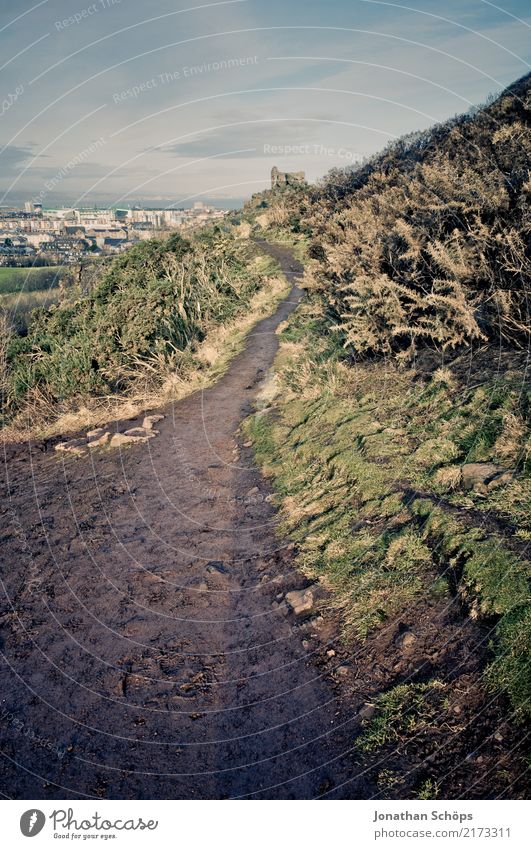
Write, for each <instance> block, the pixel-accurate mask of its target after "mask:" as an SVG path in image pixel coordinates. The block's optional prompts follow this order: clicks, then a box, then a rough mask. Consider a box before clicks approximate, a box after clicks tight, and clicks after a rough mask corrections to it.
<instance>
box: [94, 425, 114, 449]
mask: <svg viewBox="0 0 531 849" xmlns="http://www.w3.org/2000/svg"><path fill="white" fill-rule="evenodd" d="M102 431H103V429H102ZM110 441H111V433H110V431H108V430H105V431H103V432H102V434H101V436H100V437H98V438H97V439H96V438H95V439H89V441H88V447H89V448H100V447H101V446H102V445H108V444H109V442H110Z"/></svg>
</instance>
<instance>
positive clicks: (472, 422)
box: [244, 76, 531, 798]
mask: <svg viewBox="0 0 531 849" xmlns="http://www.w3.org/2000/svg"><path fill="white" fill-rule="evenodd" d="M530 82H531V78H530V77H529V76H528V77H526V78H525V79H523V80H521V81H519V82H518V83H516V84H515V85H514V86H511V87H510V88H509V89H508V90H507V91H505V92H504V93H503V94H502V95H501V96H500V97H499V98H498V99H497V100H495V101H494V102H492V103H490V104H488V105H487V106H485V107H483V108H481V109H479V110H474V111H473V112H472V113H471V114H468V115H466V116H462V117H458V118H455V119H453V120H451V121H449V122H447V123H446V124H444V125H441V126H438V127H435V128H434V129H432V130H430V131H427V132H424V133H421V134H413V135H412V136H411V137H408V138H406V139H401V140H399V141H398V142H397V143H395V144H393V145H391V146H390V147H389V148H388V149H386V150H385V151H384V152H383V153H382V154H381V155H379V156H376V157H374V158H373V159H372V160H371V161H370V162H368V163H366V164H365V165H364V166H362V167H360V168H358V169H354V170H353V169H346V170H344V171H333V172H331V173H330V174H328V175H327V176H326V177H325V178H324V179H323V180H322V181H321V183H320V185H318V186H316V187H310V188H307V189H303V188H296V189H285V190H284V191H275V192H265V193H262V194H261V195H256V196H254V197H253V199H252V201H251V202H250V203H249V204H248V205H247V207H246V209H245V211H244V217H245V219H246V220H247V221H248V222H249V223H250V224H252V226H253V228H254V229H255V231H256V232H260V233H265V234H266V235H267V236H268V237H269V238H270V239H273V240H279V241H282V242H284V243H287V242H289V243H291V244H293V245H294V246H295V248H296V252H297V255H298V256H300V257H303V258H304V260H305V266H306V272H305V277H304V285H305V288H306V289H307V293H308V299H307V301H306V303H305V304H303V305H302V307H301V308H299V310H298V311H297V313H296V314H295V315H294V316H293V317H292V318H291V319H290V321H289V322H288V323H287V325H286V326H285V328H284V330H283V332H282V335H281V348H280V352H279V355H278V356H277V361H276V377H275V380H274V381H273V383H272V385H271V388H270V394H269V400H270V404H271V406H270V409H269V411H268V412H267V413H265V414H263V415H260V416H259V417H256V418H255V417H252V418H251V419H249V420H248V422H247V424H246V432H247V433H248V434H249V436H250V438H251V439H252V440H253V445H254V449H255V451H256V456H257V458H258V460H259V462H260V463H261V465H262V468H263V469H264V471H265V473H266V474H267V475H268V476H270V478H271V480H272V482H273V484H274V486H275V488H276V492H277V503H278V505H279V508H280V511H281V517H282V533H284V534H288V535H289V536H290V538H291V539H293V540H294V541H295V543H296V545H297V550H298V557H297V563H298V564H299V565H300V567H301V568H302V569H303V570H304V572H305V574H306V575H307V576H308V578H309V580H312V581H317V582H318V583H319V584H320V585H321V586H322V587H324V588H325V589H326V591H327V593H328V598H329V601H328V613H329V615H330V614H332V612H333V615H334V616H336V618H337V623H338V624H337V627H338V628H339V629H340V631H341V633H342V635H343V641H344V646H345V651H346V652H347V653H348V655H349V656H350V657H352V658H354V661H353V664H352V670H351V673H352V674H354V675H355V678H356V689H357V690H358V691H359V690H361V691H362V692H365V694H366V700H367V705H366V712H365V716H366V719H365V720H364V724H363V725H364V730H363V732H362V734H361V737H360V738H359V739H358V742H357V744H356V745H357V747H358V751H359V755H360V758H361V763H362V765H364V767H365V768H367V770H368V771H369V774H370V775H371V776H372V777H373V779H374V781H375V782H376V785H377V786H378V788H379V789H378V792H379V794H381V795H383V796H384V797H388V798H396V797H397V796H411V795H413V796H415V795H417V796H419V794H420V797H421V798H430V797H433V796H436V795H437V794H439V795H441V797H450V796H452V795H454V794H456V792H462V793H463V794H465V795H466V794H467V793H470V794H474V795H475V794H477V795H478V796H480V797H481V795H482V794H483V796H488V795H496V794H498V793H500V794H501V795H504V794H507V795H509V796H511V794H512V793H513V792H514V787H513V783H514V782H516V781H517V776H518V775H519V774H520V772H521V770H522V769H523V766H522V763H521V762H520V764H519V765H518V758H517V757H516V758H515V752H516V751H517V750H518V741H519V740H521V739H522V737H524V736H525V733H524V731H523V730H522V726H521V723H525V721H526V720H525V717H526V715H527V716H529V705H530V697H531V691H530V689H529V644H530V643H531V608H530V606H529V578H530V570H529V561H528V559H527V552H528V544H529V540H530V539H531V526H530V524H529V517H530V513H529V509H528V508H529V503H530V495H531V487H530V481H529V445H530V443H529V401H530V394H529V389H530V387H529V383H528V382H527V379H526V368H527V356H528V350H529V328H530V322H529V300H528V296H529V292H528V288H529V281H530V275H529V271H530V264H529V258H530V257H529V232H530V226H529V225H530V218H529V206H528V197H529V190H530V187H531V186H530V183H529V174H528V170H527V169H528V163H529V149H530V140H531V139H530V134H529V112H528V110H527V107H528V106H529V89H530ZM441 749H442V750H444V751H443V752H442V753H441ZM375 760H376V761H378V762H380V763H382V764H383V763H385V769H384V768H383V767H382V768H381V769H380V771H378V769H377V768H376V767H375V766H374V763H375ZM458 788H461V790H458Z"/></svg>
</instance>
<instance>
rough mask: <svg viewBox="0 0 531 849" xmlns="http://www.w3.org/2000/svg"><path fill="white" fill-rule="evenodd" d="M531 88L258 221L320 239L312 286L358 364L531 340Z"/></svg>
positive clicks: (402, 143)
mask: <svg viewBox="0 0 531 849" xmlns="http://www.w3.org/2000/svg"><path fill="white" fill-rule="evenodd" d="M529 96H530V95H529V77H527V78H525V79H524V80H522V81H520V82H519V83H517V84H515V85H514V86H512V87H511V88H510V89H508V90H507V91H506V92H504V94H503V95H502V96H501V97H500V98H499V99H497V100H496V101H495V102H494V103H492V104H491V105H490V106H488V107H486V108H484V109H480V110H478V111H475V112H474V113H471V114H468V115H465V116H461V117H459V118H455V119H452V120H451V121H448V122H447V123H446V124H443V125H441V126H438V127H435V128H433V129H431V130H428V131H426V132H423V133H414V134H412V135H411V136H409V137H406V138H403V139H400V140H399V141H398V142H395V143H393V144H391V145H390V146H389V147H388V148H387V149H386V150H385V151H384V152H383V153H382V154H380V155H378V156H376V157H374V158H373V159H372V160H371V161H369V162H368V163H366V164H365V165H363V166H361V167H359V168H357V169H344V170H337V169H336V170H334V171H332V172H330V173H329V174H328V175H327V176H326V177H325V178H324V180H323V181H322V183H321V185H319V186H317V187H315V188H314V189H312V190H309V191H306V192H303V190H301V189H297V190H292V191H286V192H284V193H280V194H279V193H269V195H266V196H265V197H262V198H260V197H259V198H255V199H254V201H253V203H252V204H251V205H250V206H249V207H248V210H247V211H248V214H249V213H250V214H251V215H252V217H253V219H254V220H257V221H258V223H260V222H261V223H262V226H266V227H267V228H269V230H270V232H271V234H272V236H273V237H275V235H277V234H278V231H279V229H281V228H284V230H289V231H291V233H292V234H294V235H296V236H298V237H300V238H304V239H306V240H309V250H308V257H309V259H308V263H307V273H306V284H307V286H308V287H309V288H310V289H311V290H313V291H316V292H319V293H321V294H322V295H323V297H324V299H325V302H326V305H327V314H328V318H329V321H330V322H331V324H333V325H334V326H335V327H337V328H338V330H339V332H340V334H341V339H342V343H343V344H344V345H345V347H346V348H347V349H348V350H349V351H351V352H353V353H354V352H355V353H356V354H389V353H394V354H398V355H400V356H401V357H405V358H408V357H411V356H412V355H413V354H414V353H415V351H416V350H418V348H419V346H423V345H426V344H428V345H431V346H433V347H436V348H437V349H438V350H442V351H444V350H451V349H454V348H456V347H458V346H460V345H462V344H463V343H470V342H473V341H478V342H488V341H493V340H497V339H501V340H503V341H505V342H509V343H510V344H511V345H513V346H515V347H519V348H525V347H526V345H527V344H528V342H529V302H528V298H529V292H528V286H529V231H530V224H531V218H530V214H529V194H530V191H531V183H530V181H529V173H528V164H529V154H530V150H531V137H530V133H529V111H528V110H529Z"/></svg>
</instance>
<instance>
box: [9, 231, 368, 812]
mask: <svg viewBox="0 0 531 849" xmlns="http://www.w3.org/2000/svg"><path fill="white" fill-rule="evenodd" d="M274 250H275V254H276V256H277V257H278V258H279V260H280V261H281V263H282V266H283V268H284V270H285V271H286V273H287V274H288V275H289V277H290V278H291V279H292V281H293V278H294V277H295V275H296V273H297V271H300V266H298V264H294V261H293V259H292V258H291V257H290V254H289V253H288V251H286V250H284V249H280V248H278V249H274ZM300 297H301V292H300V290H299V289H298V288H297V287H296V285H294V287H293V289H292V292H291V295H290V297H289V298H288V299H287V301H285V302H284V303H283V304H282V305H281V306H280V308H279V309H278V311H277V313H276V314H275V315H274V316H273V317H271V318H268V319H266V320H264V321H262V322H260V324H258V325H257V326H256V328H255V329H254V331H253V332H252V334H251V335H250V337H249V340H248V342H247V345H246V348H245V350H244V352H243V353H242V354H240V355H239V356H238V357H237V358H236V359H235V360H234V362H233V364H232V366H231V368H230V370H229V371H228V372H227V374H226V375H225V376H224V377H223V378H222V379H221V380H220V381H219V382H218V383H217V385H216V386H214V387H213V388H211V389H209V390H208V391H206V392H204V393H196V394H194V395H192V396H190V397H189V398H187V399H185V400H183V401H181V402H179V403H177V404H175V405H174V406H172V407H170V408H169V409H166V410H164V411H163V412H164V413H165V415H166V418H165V419H164V421H162V422H160V423H159V424H158V425H157V428H158V429H159V430H160V436H158V437H157V438H156V439H154V440H151V441H150V442H148V443H147V444H142V445H135V446H132V447H128V448H127V449H125V450H123V451H121V452H120V451H118V450H115V451H112V452H100V453H97V452H96V453H93V454H91V455H90V456H88V457H82V458H79V459H78V458H72V457H66V456H65V459H61V458H59V459H58V456H57V454H54V453H53V452H52V451H45V452H43V451H42V450H39V449H38V447H33V448H31V447H30V446H27V445H25V446H23V447H20V448H19V449H17V450H12V451H11V455H10V459H9V462H8V463H7V464H6V469H7V471H8V480H7V483H6V485H7V491H8V495H9V498H5V497H3V498H2V507H1V512H2V515H1V519H2V528H1V531H0V533H1V534H2V539H1V544H2V550H3V553H4V560H3V568H2V578H3V582H4V591H3V595H2V613H3V615H2V617H1V619H0V624H1V626H2V645H1V648H2V652H3V656H4V662H3V664H2V666H1V682H0V684H1V711H0V736H1V740H2V746H1V748H2V752H3V755H4V757H3V759H2V761H1V771H2V775H1V777H0V787H1V789H2V790H3V792H4V793H5V794H7V795H9V796H11V797H18V798H46V797H49V798H68V797H73V798H76V797H77V796H79V797H83V796H89V797H90V796H96V797H102V798H106V797H108V798H230V797H240V796H249V797H251V798H285V799H291V798H311V797H314V796H317V795H319V794H321V793H324V792H329V791H330V790H331V789H332V788H333V787H334V786H339V785H341V784H343V782H345V781H347V780H348V779H349V778H352V775H353V770H354V767H353V763H352V760H351V756H350V755H345V756H343V755H342V753H343V752H346V750H347V749H348V748H349V747H350V746H351V745H352V736H353V735H352V727H351V722H350V719H349V717H345V716H342V715H341V713H339V712H338V704H337V700H336V691H335V690H334V687H333V684H332V682H331V680H330V679H327V678H326V676H324V675H323V667H322V666H321V665H320V664H321V663H322V657H323V655H324V654H325V650H324V648H322V647H319V648H318V649H317V651H315V649H316V646H318V644H317V643H316V642H315V641H314V640H313V641H312V636H311V634H312V632H315V631H316V628H317V629H318V628H319V623H317V625H316V624H315V622H312V623H310V624H309V625H306V626H303V627H300V626H299V625H298V624H297V623H295V622H294V621H293V618H290V617H289V616H287V615H286V605H285V603H284V602H283V600H282V594H283V593H285V592H286V591H287V590H290V589H293V588H300V587H302V586H304V581H303V579H302V578H301V576H300V575H297V573H296V572H295V571H294V569H293V566H292V565H291V563H290V559H291V556H292V555H291V553H290V551H289V549H288V548H286V547H279V544H278V541H277V540H276V539H275V536H274V526H275V513H274V510H273V508H272V506H271V504H270V503H269V502H268V501H266V500H265V498H266V496H267V494H268V488H267V485H266V483H265V482H264V481H263V480H262V479H261V477H260V475H259V473H258V472H257V470H256V469H255V467H254V466H253V462H252V454H251V450H250V449H249V448H243V447H241V446H240V450H237V439H238V437H237V429H238V425H239V423H240V421H241V420H242V418H243V417H244V416H245V415H247V414H248V413H249V412H250V410H251V408H252V401H253V397H254V396H255V394H256V391H257V384H258V383H259V382H260V380H261V379H262V378H263V376H264V375H265V373H266V372H267V369H268V368H269V367H270V366H271V365H272V362H273V358H274V355H275V352H276V349H277V337H276V336H275V333H274V331H275V329H276V328H277V326H278V325H279V323H280V322H281V321H283V320H284V319H285V318H286V317H287V316H288V314H289V313H290V312H291V311H292V310H293V309H294V307H295V305H296V303H297V302H298V300H299V299H300ZM4 471H5V469H4ZM255 488H257V489H255ZM321 627H322V626H321ZM303 640H304V641H305V642H304V645H303ZM307 640H309V642H307ZM360 795H363V789H362V788H361V787H360V786H359V784H357V783H356V782H350V783H348V784H346V785H344V787H343V789H341V790H339V791H338V793H337V795H336V796H335V797H336V798H340V797H345V796H346V797H349V796H352V797H359V796H360ZM332 797H334V794H332ZM328 798H330V796H328Z"/></svg>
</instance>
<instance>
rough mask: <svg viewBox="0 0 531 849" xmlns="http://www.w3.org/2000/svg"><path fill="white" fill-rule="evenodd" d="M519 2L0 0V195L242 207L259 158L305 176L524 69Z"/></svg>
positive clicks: (441, 115)
mask: <svg viewBox="0 0 531 849" xmlns="http://www.w3.org/2000/svg"><path fill="white" fill-rule="evenodd" d="M527 6H528V4H526V3H523V2H521V0H518V1H517V0H512V2H504V0H502V2H500V3H496V4H494V3H490V2H485V0H449V2H447V3H446V4H444V8H443V4H441V3H440V2H433V0H410V4H406V3H400V4H399V3H391V2H376V0H348V2H346V0H345V2H343V0H328V2H320V0H319V1H318V0H284V2H280V0H234V2H225V3H214V2H212V3H205V2H200V0H181V2H180V3H178V2H177V3H176V2H175V0H151V2H150V3H149V4H148V3H145V2H140V0H92V2H91V0H41V2H31V0H30V2H27V0H23V2H20V0H16V2H15V0H2V4H1V10H0V37H1V38H2V51H1V53H0V56H1V57H2V58H1V59H0V65H3V66H4V67H3V68H2V84H1V95H2V100H3V105H2V107H1V108H0V121H1V125H0V127H1V129H0V145H1V147H2V148H4V150H3V152H2V153H1V154H0V164H1V171H0V190H1V191H0V196H2V195H3V198H2V200H1V202H2V203H4V204H5V203H9V202H14V201H16V200H20V199H24V198H30V197H33V198H41V199H42V200H43V202H44V204H45V205H46V204H47V203H48V204H49V205H51V204H53V203H57V202H58V201H60V200H64V201H65V202H69V203H72V202H77V203H79V204H83V203H88V202H91V203H93V202H95V201H100V202H104V203H107V204H111V203H124V202H133V201H136V200H139V199H151V200H152V201H153V202H154V203H158V202H160V203H165V202H172V201H173V202H176V203H182V202H186V203H188V202H190V201H192V200H195V199H201V198H203V199H206V198H209V199H210V198H218V199H220V200H222V199H224V198H242V197H247V196H248V195H250V194H251V193H252V192H254V191H258V190H260V189H262V188H264V186H265V185H267V182H268V174H269V170H270V168H271V166H272V165H273V164H277V165H278V166H279V167H281V168H286V169H293V170H299V169H301V168H302V169H305V170H306V172H307V174H308V176H309V178H310V179H315V178H317V177H318V176H319V175H321V174H323V173H325V172H326V171H327V170H328V169H329V168H331V167H332V166H335V165H348V164H349V163H350V162H353V161H356V160H357V159H359V158H360V157H362V156H365V155H367V154H370V153H372V152H374V151H376V150H378V149H379V148H381V147H383V146H384V145H385V144H386V143H387V142H388V141H389V140H390V139H392V138H395V137H396V136H398V135H400V134H402V133H405V132H409V131H412V130H416V129H420V128H423V127H427V126H429V125H430V124H432V123H433V122H435V121H440V120H443V119H445V118H446V117H448V116H449V115H453V114H454V113H456V112H462V111H465V110H466V109H467V108H468V106H469V105H471V104H474V103H477V102H481V101H482V100H484V99H485V97H486V96H487V95H488V94H489V93H490V92H496V91H499V90H500V89H501V88H502V87H504V86H505V85H507V84H508V83H510V82H511V81H513V80H514V79H517V78H518V77H520V76H522V75H523V74H525V73H527V72H528V71H529V63H530V62H531V53H530V50H529V45H530V38H529V36H530V18H529V15H528V13H527V12H526V7H527ZM69 18H70V20H69ZM240 60H241V61H240ZM209 65H210V67H209ZM134 87H136V91H135V92H133V91H132V90H133V88H134ZM275 146H276V148H277V151H276V152H272V151H271V148H273V149H274V148H275Z"/></svg>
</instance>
